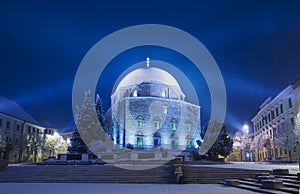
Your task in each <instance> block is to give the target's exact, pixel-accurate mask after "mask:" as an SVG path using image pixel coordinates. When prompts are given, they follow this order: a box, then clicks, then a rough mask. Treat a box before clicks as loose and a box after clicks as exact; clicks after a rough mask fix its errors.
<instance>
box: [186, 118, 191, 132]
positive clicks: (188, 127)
mask: <svg viewBox="0 0 300 194" xmlns="http://www.w3.org/2000/svg"><path fill="white" fill-rule="evenodd" d="M185 124H186V130H187V131H191V126H192V122H191V121H190V120H187V121H186V122H185Z"/></svg>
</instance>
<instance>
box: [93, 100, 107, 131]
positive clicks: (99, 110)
mask: <svg viewBox="0 0 300 194" xmlns="http://www.w3.org/2000/svg"><path fill="white" fill-rule="evenodd" d="M95 106H96V114H97V117H98V120H99V122H100V124H101V126H102V127H103V130H104V131H105V132H106V133H108V129H107V123H106V121H105V117H104V111H103V104H102V100H101V98H100V96H99V94H97V96H96V105H95Z"/></svg>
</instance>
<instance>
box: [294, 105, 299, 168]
mask: <svg viewBox="0 0 300 194" xmlns="http://www.w3.org/2000/svg"><path fill="white" fill-rule="evenodd" d="M294 121H295V126H294V133H295V134H296V138H297V144H298V160H299V169H300V157H299V155H300V108H299V109H298V111H297V112H296V114H295V117H294Z"/></svg>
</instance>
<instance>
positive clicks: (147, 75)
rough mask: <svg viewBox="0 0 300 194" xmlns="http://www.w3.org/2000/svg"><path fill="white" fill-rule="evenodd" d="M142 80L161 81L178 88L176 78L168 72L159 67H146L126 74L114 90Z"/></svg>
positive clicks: (139, 82)
mask: <svg viewBox="0 0 300 194" xmlns="http://www.w3.org/2000/svg"><path fill="white" fill-rule="evenodd" d="M143 82H150V83H151V82H154V83H161V84H165V85H168V86H175V87H178V88H180V86H179V84H178V82H177V80H176V79H175V78H174V77H173V76H172V75H171V74H170V73H168V72H166V71H164V70H162V69H159V68H155V67H147V68H139V69H136V70H134V71H132V72H130V73H129V74H127V75H126V76H125V77H124V78H123V79H122V80H121V81H120V83H119V85H118V87H117V89H116V91H117V90H118V89H119V88H123V87H128V86H132V85H139V84H141V83H143Z"/></svg>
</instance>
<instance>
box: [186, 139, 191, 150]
mask: <svg viewBox="0 0 300 194" xmlns="http://www.w3.org/2000/svg"><path fill="white" fill-rule="evenodd" d="M186 147H187V148H192V141H191V140H187V141H186Z"/></svg>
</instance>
